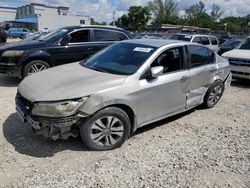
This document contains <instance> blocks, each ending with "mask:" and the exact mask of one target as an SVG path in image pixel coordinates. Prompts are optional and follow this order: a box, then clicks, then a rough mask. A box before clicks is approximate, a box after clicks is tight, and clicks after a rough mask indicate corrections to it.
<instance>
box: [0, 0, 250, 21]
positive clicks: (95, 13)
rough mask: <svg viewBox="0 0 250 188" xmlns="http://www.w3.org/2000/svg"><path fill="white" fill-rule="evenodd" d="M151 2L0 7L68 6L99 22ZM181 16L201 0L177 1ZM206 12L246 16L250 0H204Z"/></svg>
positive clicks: (101, 0)
mask: <svg viewBox="0 0 250 188" xmlns="http://www.w3.org/2000/svg"><path fill="white" fill-rule="evenodd" d="M149 1H150V0H0V6H10V7H18V6H22V5H25V4H30V3H41V4H45V5H51V6H52V5H53V6H54V5H55V6H68V7H70V13H71V14H78V15H84V16H90V17H92V18H94V19H95V20H97V21H112V17H113V11H115V18H118V17H120V16H121V15H122V14H124V13H126V12H127V9H128V8H129V7H130V6H138V5H141V6H145V5H147V3H148V2H149ZM176 1H177V2H178V8H179V11H180V15H183V13H184V10H185V9H186V8H188V7H190V6H191V5H193V4H195V3H197V2H198V1H199V0H176ZM203 2H204V3H205V4H206V10H207V11H208V12H209V11H210V10H211V7H212V4H213V3H215V4H218V5H219V6H220V7H221V9H222V10H223V12H224V16H231V15H232V16H245V15H247V14H250V0H203Z"/></svg>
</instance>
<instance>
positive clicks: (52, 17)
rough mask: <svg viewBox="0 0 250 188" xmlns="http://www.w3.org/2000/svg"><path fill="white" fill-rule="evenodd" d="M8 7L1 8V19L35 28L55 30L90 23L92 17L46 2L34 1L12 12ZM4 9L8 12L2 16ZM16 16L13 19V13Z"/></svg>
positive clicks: (13, 9) (12, 9)
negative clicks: (79, 14)
mask: <svg viewBox="0 0 250 188" xmlns="http://www.w3.org/2000/svg"><path fill="white" fill-rule="evenodd" d="M7 9H8V8H6V7H5V8H4V7H3V10H1V9H0V20H3V21H4V22H5V23H9V24H12V25H17V26H18V25H20V24H21V25H22V27H27V28H29V29H35V30H43V29H45V28H46V29H48V30H55V29H57V28H59V27H63V26H71V25H80V24H81V25H83V24H87V25H90V18H89V17H86V16H77V15H70V14H69V7H63V6H58V7H57V6H47V5H44V4H37V3H32V4H30V5H25V6H21V7H18V8H11V9H10V10H11V11H12V12H10V11H9V12H6V10H7ZM2 11H3V12H4V11H5V12H6V13H5V14H4V15H5V16H4V17H3V18H2ZM14 12H15V17H14V19H13V13H14Z"/></svg>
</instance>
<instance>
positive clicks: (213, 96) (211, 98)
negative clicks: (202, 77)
mask: <svg viewBox="0 0 250 188" xmlns="http://www.w3.org/2000/svg"><path fill="white" fill-rule="evenodd" d="M223 92H224V83H223V82H219V81H216V82H214V83H213V84H212V85H211V86H210V87H209V88H208V90H207V93H206V95H205V97H204V103H203V105H204V106H205V107H206V108H212V107H214V106H215V105H216V104H217V103H218V102H219V100H220V98H221V96H222V94H223Z"/></svg>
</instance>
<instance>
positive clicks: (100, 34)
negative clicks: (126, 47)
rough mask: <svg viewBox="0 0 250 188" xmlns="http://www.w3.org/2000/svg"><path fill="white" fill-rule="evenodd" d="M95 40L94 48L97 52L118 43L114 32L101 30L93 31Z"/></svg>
mask: <svg viewBox="0 0 250 188" xmlns="http://www.w3.org/2000/svg"><path fill="white" fill-rule="evenodd" d="M93 38H94V43H93V47H94V49H95V51H96V52H97V51H100V50H102V49H103V48H106V47H107V46H110V45H112V44H114V43H115V42H116V41H117V39H116V36H115V35H114V33H113V31H112V30H108V29H101V28H98V29H97V28H96V29H93Z"/></svg>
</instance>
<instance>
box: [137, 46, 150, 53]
mask: <svg viewBox="0 0 250 188" xmlns="http://www.w3.org/2000/svg"><path fill="white" fill-rule="evenodd" d="M151 50H153V48H142V47H136V48H135V49H134V50H133V51H134V52H145V53H149V52H150V51H151Z"/></svg>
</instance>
